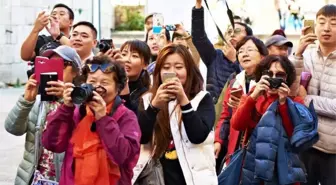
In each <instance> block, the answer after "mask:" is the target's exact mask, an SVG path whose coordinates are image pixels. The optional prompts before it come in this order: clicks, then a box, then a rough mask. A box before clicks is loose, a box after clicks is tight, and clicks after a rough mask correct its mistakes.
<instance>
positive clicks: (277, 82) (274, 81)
mask: <svg viewBox="0 0 336 185" xmlns="http://www.w3.org/2000/svg"><path fill="white" fill-rule="evenodd" d="M267 81H268V82H269V83H270V88H271V89H278V88H279V87H281V83H283V82H285V81H284V80H283V79H282V78H268V79H267Z"/></svg>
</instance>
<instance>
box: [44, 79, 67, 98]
mask: <svg viewBox="0 0 336 185" xmlns="http://www.w3.org/2000/svg"><path fill="white" fill-rule="evenodd" d="M47 84H48V85H50V86H51V87H49V88H46V89H45V90H46V92H47V94H48V95H53V96H57V97H59V98H62V97H63V91H64V83H63V82H62V81H57V82H55V81H51V82H48V83H47Z"/></svg>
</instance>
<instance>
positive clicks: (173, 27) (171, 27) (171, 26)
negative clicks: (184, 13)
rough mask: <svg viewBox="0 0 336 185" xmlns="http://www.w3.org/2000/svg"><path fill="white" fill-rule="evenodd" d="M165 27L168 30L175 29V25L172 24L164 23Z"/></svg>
mask: <svg viewBox="0 0 336 185" xmlns="http://www.w3.org/2000/svg"><path fill="white" fill-rule="evenodd" d="M166 29H167V30H168V31H176V26H175V25H173V24H170V25H166Z"/></svg>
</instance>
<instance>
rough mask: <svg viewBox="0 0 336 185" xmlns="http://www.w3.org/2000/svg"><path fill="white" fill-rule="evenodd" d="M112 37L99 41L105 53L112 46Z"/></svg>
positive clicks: (99, 45) (99, 46)
mask: <svg viewBox="0 0 336 185" xmlns="http://www.w3.org/2000/svg"><path fill="white" fill-rule="evenodd" d="M112 42H113V40H112V39H102V40H100V41H99V44H98V48H99V51H100V52H103V53H105V52H106V51H108V50H109V49H111V48H112Z"/></svg>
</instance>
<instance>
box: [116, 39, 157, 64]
mask: <svg viewBox="0 0 336 185" xmlns="http://www.w3.org/2000/svg"><path fill="white" fill-rule="evenodd" d="M125 48H127V49H128V50H129V51H130V52H135V53H138V54H139V55H140V57H141V58H143V59H144V63H145V64H146V65H148V64H149V60H150V55H151V54H150V49H149V47H148V45H147V44H146V43H145V42H143V41H140V40H131V41H127V42H125V43H124V44H123V45H122V46H121V47H120V51H122V50H124V49H125Z"/></svg>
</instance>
